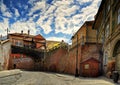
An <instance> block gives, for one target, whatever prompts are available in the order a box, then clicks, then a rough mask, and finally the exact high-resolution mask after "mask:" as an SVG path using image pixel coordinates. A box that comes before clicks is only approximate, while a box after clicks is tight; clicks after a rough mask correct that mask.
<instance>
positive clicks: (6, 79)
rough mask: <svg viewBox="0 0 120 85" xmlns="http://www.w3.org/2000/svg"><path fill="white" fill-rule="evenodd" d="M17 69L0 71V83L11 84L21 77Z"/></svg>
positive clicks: (2, 84) (0, 84) (1, 84)
mask: <svg viewBox="0 0 120 85" xmlns="http://www.w3.org/2000/svg"><path fill="white" fill-rule="evenodd" d="M21 73H22V71H21V70H19V69H15V70H5V71H0V85H11V84H12V83H13V82H15V81H17V80H18V79H19V78H20V77H21Z"/></svg>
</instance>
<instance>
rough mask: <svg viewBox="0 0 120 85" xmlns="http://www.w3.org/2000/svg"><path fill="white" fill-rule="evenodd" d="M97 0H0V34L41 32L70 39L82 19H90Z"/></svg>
mask: <svg viewBox="0 0 120 85" xmlns="http://www.w3.org/2000/svg"><path fill="white" fill-rule="evenodd" d="M100 3H101V0H0V35H2V36H5V35H6V34H7V32H6V29H7V28H8V29H9V33H15V32H16V33H20V32H21V30H23V32H24V33H27V31H28V30H30V34H32V35H37V34H41V35H42V36H43V37H44V38H46V39H47V40H53V41H62V40H64V41H65V42H68V43H71V37H72V35H73V34H74V33H75V32H76V31H77V30H78V29H79V28H80V27H81V26H82V25H83V23H84V22H85V21H90V20H94V16H95V15H96V13H97V11H98V8H99V6H100Z"/></svg>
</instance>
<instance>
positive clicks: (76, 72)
mask: <svg viewBox="0 0 120 85" xmlns="http://www.w3.org/2000/svg"><path fill="white" fill-rule="evenodd" d="M76 46H77V49H76V70H75V77H78V76H79V74H78V35H77V45H76Z"/></svg>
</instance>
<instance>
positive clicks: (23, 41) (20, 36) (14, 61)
mask: <svg viewBox="0 0 120 85" xmlns="http://www.w3.org/2000/svg"><path fill="white" fill-rule="evenodd" d="M9 39H10V41H11V43H12V53H11V55H10V69H13V68H19V69H28V70H31V69H34V67H35V66H36V64H37V63H40V62H42V59H43V58H44V52H45V50H46V40H45V38H44V37H43V36H41V35H40V34H39V35H36V36H34V35H30V31H29V30H28V34H25V33H23V31H21V33H12V34H9Z"/></svg>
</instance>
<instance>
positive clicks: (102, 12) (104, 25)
mask: <svg viewBox="0 0 120 85" xmlns="http://www.w3.org/2000/svg"><path fill="white" fill-rule="evenodd" d="M93 29H97V41H98V42H99V43H102V44H103V47H102V48H103V49H102V51H103V69H104V72H105V73H108V72H110V71H113V70H117V71H119V72H120V0H102V2H101V5H100V8H99V10H98V13H97V15H96V18H95V22H94V25H93ZM110 64H111V65H110Z"/></svg>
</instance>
